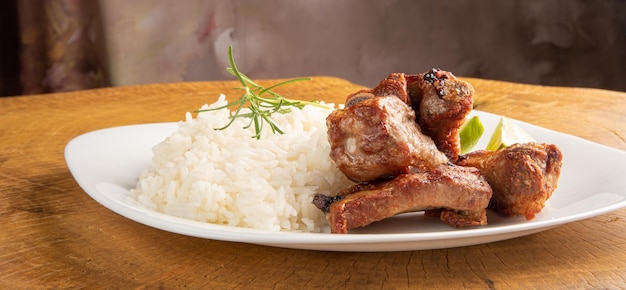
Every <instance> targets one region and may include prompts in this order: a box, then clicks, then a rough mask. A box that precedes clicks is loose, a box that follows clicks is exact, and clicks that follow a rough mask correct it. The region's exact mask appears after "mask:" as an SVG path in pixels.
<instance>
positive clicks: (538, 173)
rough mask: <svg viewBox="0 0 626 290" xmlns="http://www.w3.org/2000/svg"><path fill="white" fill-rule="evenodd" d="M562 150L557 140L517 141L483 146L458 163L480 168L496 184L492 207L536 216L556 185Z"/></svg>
mask: <svg viewBox="0 0 626 290" xmlns="http://www.w3.org/2000/svg"><path fill="white" fill-rule="evenodd" d="M562 159H563V156H562V153H561V151H560V150H559V148H558V147H557V146H555V145H553V144H543V143H524V144H513V145H511V146H510V147H507V148H504V149H501V150H498V151H486V150H479V151H474V152H471V153H468V154H466V155H464V156H462V157H460V158H459V160H458V162H457V164H458V165H461V166H471V167H475V168H478V169H479V170H480V171H481V173H482V174H483V175H484V176H485V178H486V179H487V181H488V182H489V184H490V185H491V187H492V188H493V197H492V199H491V202H490V203H489V208H490V209H492V210H494V211H496V212H498V213H500V214H502V215H504V216H524V217H525V218H526V219H527V220H531V219H533V218H535V216H536V215H537V214H538V213H539V212H541V210H542V209H543V207H544V206H545V202H546V200H547V199H548V198H550V196H551V195H552V192H553V191H554V190H555V189H556V187H557V183H558V179H559V175H560V172H561V165H562Z"/></svg>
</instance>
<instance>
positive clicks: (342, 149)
mask: <svg viewBox="0 0 626 290" xmlns="http://www.w3.org/2000/svg"><path fill="white" fill-rule="evenodd" d="M414 120H415V113H414V112H413V110H412V109H411V108H410V107H409V106H408V105H407V104H406V103H404V102H402V101H401V100H400V99H398V98H397V97H396V96H385V97H375V98H371V99H366V100H362V101H360V102H358V103H355V104H354V105H352V106H350V107H348V108H345V109H338V110H335V111H333V112H332V113H331V114H330V115H329V116H328V117H327V119H326V124H327V127H328V140H329V143H330V146H331V152H330V157H331V159H333V160H334V161H335V163H336V164H337V166H338V168H339V170H341V171H342V172H343V173H344V174H345V175H346V176H347V177H348V178H350V179H351V180H354V181H357V182H365V181H373V180H376V179H379V178H386V177H391V176H396V175H399V174H405V173H408V172H410V170H412V168H415V169H417V170H428V169H430V168H433V167H435V166H437V165H439V164H443V163H446V162H447V161H448V160H447V158H446V156H445V155H444V154H443V153H441V152H440V151H439V150H437V147H436V146H435V144H434V143H433V141H432V140H431V139H430V138H429V137H428V136H425V135H424V134H422V133H421V131H420V128H419V126H418V125H417V124H416V123H415V121H414Z"/></svg>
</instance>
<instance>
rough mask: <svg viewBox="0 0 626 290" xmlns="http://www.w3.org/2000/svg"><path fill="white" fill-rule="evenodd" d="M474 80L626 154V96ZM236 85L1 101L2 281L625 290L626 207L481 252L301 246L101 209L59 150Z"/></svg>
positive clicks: (541, 121) (329, 87)
mask: <svg viewBox="0 0 626 290" xmlns="http://www.w3.org/2000/svg"><path fill="white" fill-rule="evenodd" d="M468 81H470V82H471V83H472V84H473V85H474V87H475V88H476V101H475V103H476V108H477V109H480V110H483V111H488V112H493V113H496V114H502V115H506V116H509V117H511V118H516V119H519V120H523V121H527V122H530V123H534V124H536V125H539V126H543V127H546V128H551V129H554V130H557V131H561V132H564V133H568V134H572V135H576V136H580V137H583V138H586V139H589V140H591V141H595V142H598V143H602V144H605V145H608V146H612V147H615V148H618V149H621V150H626V125H625V124H626V93H620V92H612V91H605V90H596V89H583V88H555V87H541V86H532V85H522V84H513V83H506V82H498V81H488V80H479V79H468ZM274 82H275V81H272V82H270V83H274ZM234 86H236V83H235V82H198V83H176V84H158V85H144V86H132V87H119V88H106V89H98V90H87V91H79V92H72V93H61V94H49V95H35V96H22V97H10V98H0V136H1V139H0V221H1V223H2V225H1V226H0V227H1V230H0V288H2V289H13V288H30V289H32V288H83V287H84V288H93V287H94V286H105V287H106V288H110V289H119V288H135V287H142V286H146V287H148V288H166V289H167V288H192V289H198V288H248V287H254V288H300V289H304V288H326V289H333V288H344V287H345V288H358V289H362V288H363V289H364V288H418V287H419V288H433V287H441V288H478V289H509V288H614V287H615V288H618V287H619V288H624V287H626V231H624V229H625V228H626V209H623V210H618V211H616V212H612V213H610V214H606V215H602V216H598V217H595V218H591V219H588V220H584V221H580V222H574V223H570V224H567V225H564V226H560V227H558V228H554V229H551V230H548V231H544V232H541V233H538V234H533V235H530V236H525V237H521V238H516V239H512V240H506V241H501V242H494V243H488V244H482V245H476V246H468V247H460V248H451V249H441V250H424V251H414V252H382V253H342V252H323V251H305V250H292V249H282V248H273V247H266V246H258V245H251V244H243V243H232V242H222V241H214V240H206V239H199V238H193V237H188V236H183V235H178V234H173V233H169V232H165V231H161V230H157V229H154V228H150V227H147V226H144V225H141V224H139V223H136V222H134V221H131V220H128V219H126V218H123V217H122V216H120V215H118V214H116V213H114V212H112V211H110V210H108V209H106V208H104V207H103V206H101V205H100V204H98V203H97V202H95V201H94V200H92V199H91V198H90V197H89V196H88V195H87V194H86V193H85V192H84V191H83V190H81V188H80V187H79V186H78V185H77V184H76V182H75V181H74V179H73V178H72V176H71V175H70V172H69V171H68V169H67V167H66V164H65V160H64V156H63V150H64V147H65V145H66V143H67V142H68V141H69V140H71V139H72V138H74V137H75V136H77V135H79V134H82V133H86V132H89V131H93V130H96V129H100V128H106V127H113V126H118V125H127V124H140V123H151V122H168V121H178V120H181V119H183V118H184V113H185V112H187V111H192V110H194V109H196V108H198V107H199V106H200V105H202V104H204V103H207V102H212V101H213V100H214V99H215V98H216V97H217V95H218V94H219V93H222V92H223V93H226V94H227V95H228V96H230V97H237V96H239V95H238V94H237V92H235V91H233V90H232V89H231V88H232V87H234ZM359 88H360V87H359V86H357V85H354V84H351V83H349V82H346V81H344V80H340V79H337V78H330V77H315V78H314V80H313V81H311V82H306V83H301V84H300V85H298V86H292V87H286V88H284V89H283V90H281V92H283V93H285V94H290V95H294V96H297V97H298V98H301V99H323V100H326V101H332V102H342V101H343V99H344V97H345V96H346V95H347V94H348V93H350V92H353V91H355V90H357V89H359ZM581 154H584V153H581ZM568 158H573V157H568Z"/></svg>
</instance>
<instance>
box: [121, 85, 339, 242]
mask: <svg viewBox="0 0 626 290" xmlns="http://www.w3.org/2000/svg"><path fill="white" fill-rule="evenodd" d="M226 103H227V102H226V100H225V97H224V96H223V95H221V96H220V97H219V99H218V101H217V102H215V103H213V104H211V105H210V106H208V105H204V106H202V109H206V108H209V107H211V108H215V107H218V106H223V105H225V104H226ZM328 105H329V106H333V104H328ZM330 112H331V109H324V108H319V107H315V106H305V107H304V108H303V109H302V110H299V109H296V108H294V109H292V112H291V113H289V114H274V115H273V116H272V117H273V119H274V120H275V121H276V123H278V124H279V126H280V128H281V129H282V130H283V131H284V132H285V134H283V135H281V134H272V132H271V130H270V128H269V125H268V124H265V126H264V127H265V128H264V130H263V132H262V135H261V138H260V140H257V139H254V138H252V136H253V135H254V129H253V128H248V129H243V128H242V127H244V126H246V125H247V124H248V122H249V121H250V120H249V119H243V118H238V119H236V120H235V121H234V123H233V124H232V125H231V126H230V127H228V128H227V129H225V130H215V128H219V127H223V126H224V125H225V124H227V123H228V121H229V114H230V111H229V110H228V109H223V110H218V111H208V112H202V113H199V114H198V115H197V117H196V118H193V117H192V115H191V114H190V113H187V114H186V120H185V121H183V122H180V123H179V126H178V129H177V131H176V132H174V133H172V134H171V135H170V136H169V137H168V138H167V139H165V140H164V141H163V142H161V143H159V144H158V145H156V146H155V147H154V148H153V150H152V151H153V158H152V165H151V166H150V168H147V169H146V170H144V171H143V173H142V174H141V176H140V177H139V181H138V183H137V188H136V189H133V190H131V193H132V195H133V196H134V197H135V198H136V199H137V200H138V201H139V203H140V204H142V205H143V206H145V207H147V208H149V209H153V210H156V211H159V212H163V213H166V214H169V215H174V216H178V217H182V218H187V219H192V220H197V221H201V222H207V223H215V224H222V225H230V226H237V227H245V228H255V229H262V230H268V231H301V232H319V231H320V228H321V227H322V226H323V225H324V224H326V221H325V219H324V215H323V213H322V212H321V211H320V210H319V209H317V208H316V207H315V206H314V205H313V204H312V203H311V201H312V199H313V196H314V195H315V193H318V192H319V193H322V194H330V195H333V194H335V193H336V192H337V191H339V190H341V189H343V188H345V187H346V186H348V185H350V184H351V183H350V181H348V180H347V179H346V177H345V176H344V175H343V174H342V173H341V172H340V171H339V170H338V169H337V168H336V166H335V164H334V162H333V161H332V160H331V159H330V158H329V155H328V154H329V151H330V146H329V144H328V139H327V134H326V121H325V118H326V116H327V115H328V114H329V113H330Z"/></svg>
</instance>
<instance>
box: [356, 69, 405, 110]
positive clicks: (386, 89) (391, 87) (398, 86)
mask: <svg viewBox="0 0 626 290" xmlns="http://www.w3.org/2000/svg"><path fill="white" fill-rule="evenodd" d="M385 96H396V97H397V98H398V99H400V100H401V101H402V102H404V103H406V104H410V100H409V95H408V92H407V84H406V78H405V76H404V74H403V73H391V74H389V75H388V76H387V78H386V79H384V80H382V81H380V83H378V85H376V86H375V87H374V88H372V89H369V90H360V91H358V92H355V93H353V94H350V95H349V96H348V97H347V98H346V102H345V103H346V107H350V106H352V105H354V104H356V103H358V102H360V101H362V100H365V99H369V98H373V97H385Z"/></svg>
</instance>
